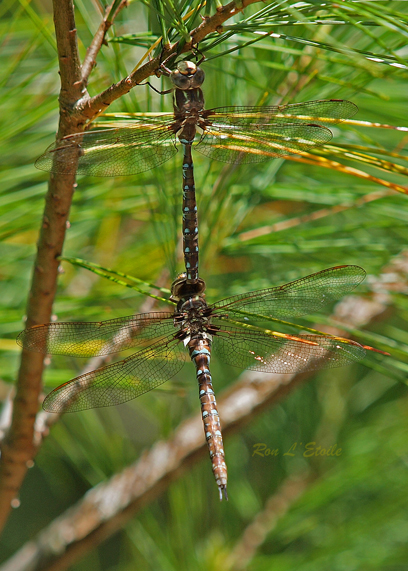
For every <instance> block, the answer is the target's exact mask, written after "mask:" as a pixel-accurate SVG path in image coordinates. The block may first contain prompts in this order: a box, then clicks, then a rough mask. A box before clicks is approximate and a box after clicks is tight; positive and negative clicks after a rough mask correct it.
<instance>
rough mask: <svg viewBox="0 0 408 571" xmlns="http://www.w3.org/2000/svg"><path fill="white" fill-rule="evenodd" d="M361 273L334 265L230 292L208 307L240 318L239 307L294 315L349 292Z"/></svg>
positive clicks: (264, 313) (356, 268) (270, 314)
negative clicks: (264, 286) (283, 281)
mask: <svg viewBox="0 0 408 571" xmlns="http://www.w3.org/2000/svg"><path fill="white" fill-rule="evenodd" d="M365 275H366V272H365V271H364V270H363V268H360V266H335V267H333V268H328V269H327V270H322V271H321V272H317V273H315V274H311V275H310V276H306V277H304V278H301V279H299V280H296V281H294V282H290V283H287V284H285V285H282V286H279V287H272V288H268V289H261V290H258V291H252V292H248V293H243V294H240V295H234V296H232V297H228V298H226V299H223V300H221V301H218V302H217V303H215V304H214V305H213V306H211V307H212V308H213V310H214V315H215V316H216V315H217V314H220V313H221V314H225V315H226V314H228V316H229V317H230V318H233V319H240V320H242V319H244V316H242V315H241V314H239V313H238V311H240V310H241V311H247V312H250V313H256V314H258V315H261V316H265V317H289V316H290V317H297V316H300V315H306V314H307V313H313V312H315V311H319V310H320V309H321V308H322V306H324V305H327V304H329V303H332V302H333V301H336V300H338V299H340V298H341V297H343V296H344V295H346V294H348V293H350V292H351V291H352V290H353V289H354V288H356V287H357V286H358V285H359V284H360V283H361V282H362V281H363V280H364V278H365ZM236 311H237V312H236ZM214 323H217V320H216V319H215V320H214Z"/></svg>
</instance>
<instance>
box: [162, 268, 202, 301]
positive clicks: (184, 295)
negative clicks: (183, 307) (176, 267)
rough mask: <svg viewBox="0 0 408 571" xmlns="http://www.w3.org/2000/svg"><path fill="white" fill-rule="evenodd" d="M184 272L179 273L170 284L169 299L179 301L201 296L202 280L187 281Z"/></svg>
mask: <svg viewBox="0 0 408 571" xmlns="http://www.w3.org/2000/svg"><path fill="white" fill-rule="evenodd" d="M186 277H187V276H186V274H185V273H183V274H180V275H179V276H177V278H176V279H175V280H174V282H173V283H172V285H171V296H170V299H171V301H177V302H178V301H181V300H185V299H188V298H191V297H196V296H201V295H202V294H203V293H204V290H205V282H204V280H201V279H199V280H198V281H197V282H196V283H193V284H190V283H187V279H186Z"/></svg>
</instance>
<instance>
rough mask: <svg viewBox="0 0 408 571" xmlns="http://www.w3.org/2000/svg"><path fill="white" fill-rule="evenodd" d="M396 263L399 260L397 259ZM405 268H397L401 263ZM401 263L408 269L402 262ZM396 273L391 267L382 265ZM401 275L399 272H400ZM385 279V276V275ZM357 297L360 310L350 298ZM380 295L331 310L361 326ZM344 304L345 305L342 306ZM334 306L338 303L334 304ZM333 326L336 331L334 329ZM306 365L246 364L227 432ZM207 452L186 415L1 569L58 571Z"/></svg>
mask: <svg viewBox="0 0 408 571" xmlns="http://www.w3.org/2000/svg"><path fill="white" fill-rule="evenodd" d="M398 264H399V265H398ZM395 267H396V268H400V269H399V270H398V271H399V273H400V274H401V272H402V273H403V274H404V279H401V280H400V282H398V283H397V284H392V285H391V291H397V290H398V291H399V289H398V288H399V287H401V288H403V289H404V291H405V288H406V261H405V265H404V264H403V263H400V262H399V259H398V258H397V259H396V263H395ZM401 268H402V270H401ZM404 268H405V270H404ZM386 273H389V274H391V275H392V276H395V268H394V267H388V268H386ZM401 275H402V274H401ZM382 283H384V285H385V284H386V285H387V286H388V281H387V280H384V282H382ZM356 299H358V311H355V302H356ZM382 300H383V297H381V296H380V299H379V300H378V301H377V302H376V303H373V301H372V300H370V299H365V298H356V296H349V297H348V298H345V300H344V301H342V302H340V304H338V308H339V309H338V313H337V312H336V313H335V315H334V317H335V318H340V320H341V318H344V315H345V314H347V315H348V323H349V325H354V326H357V325H358V326H359V327H361V326H363V325H365V326H366V325H368V324H369V323H370V322H371V321H378V319H379V318H380V317H381V316H384V315H385V306H384V304H383V303H382ZM347 307H349V309H350V308H351V309H350V310H349V311H347ZM336 310H337V308H336ZM331 333H334V334H340V335H342V336H344V333H342V332H336V331H335V330H334V329H332V331H331ZM309 376H311V373H309V374H308V375H306V374H304V373H303V374H296V373H295V374H293V375H270V374H265V373H258V372H254V371H246V372H245V373H243V374H242V375H241V377H240V378H239V379H238V381H236V382H235V383H234V384H233V385H232V386H230V387H229V388H228V389H227V390H226V391H224V393H223V394H222V396H221V398H220V399H219V407H218V408H219V411H220V417H221V420H222V426H223V433H224V435H225V436H228V435H229V434H231V433H233V432H234V431H237V430H240V429H241V428H242V427H243V425H245V424H246V423H248V422H249V421H250V420H252V418H255V417H257V416H259V414H260V413H261V412H262V411H263V410H265V409H267V408H269V407H271V406H272V405H273V404H275V403H277V402H279V401H280V400H282V399H283V398H284V397H285V396H286V395H288V394H289V393H290V392H291V391H293V390H294V389H295V388H296V387H297V386H298V385H299V384H300V383H302V382H304V381H305V380H306V379H307V378H308V377H309ZM206 454H207V445H206V442H205V439H204V437H203V429H202V421H201V417H200V416H199V415H195V416H194V417H191V418H190V419H188V420H186V421H185V422H183V423H182V424H181V425H180V426H179V427H178V429H177V430H176V431H175V433H174V436H173V438H171V439H169V440H167V441H162V442H158V443H157V444H155V445H154V446H153V447H152V448H151V449H150V450H149V451H147V452H145V453H144V454H143V455H142V457H141V458H140V460H139V461H138V462H136V463H134V464H133V465H131V466H129V467H128V468H126V469H125V470H123V471H122V472H121V473H119V474H117V475H115V476H114V477H113V478H111V479H110V480H109V481H108V482H106V483H102V484H98V485H97V486H95V488H93V489H91V490H90V491H89V492H87V494H86V495H85V496H84V498H83V499H82V500H81V501H80V502H78V503H77V504H76V505H75V506H73V507H72V508H70V509H69V510H67V512H65V513H64V514H62V515H61V516H60V517H59V518H57V519H56V520H55V521H54V522H52V523H51V524H50V525H49V526H48V527H47V528H45V529H44V530H43V531H42V532H41V533H40V534H39V535H38V536H37V538H36V539H35V540H33V541H30V542H28V543H27V544H26V545H25V546H23V547H22V548H21V549H20V550H19V551H18V552H17V553H16V554H15V555H14V556H13V557H12V558H11V559H9V560H8V561H7V562H5V563H4V564H3V566H2V567H0V571H28V570H30V571H37V570H38V571H39V570H40V569H41V570H47V571H62V570H63V569H66V568H67V567H68V566H69V565H72V564H73V563H74V562H75V561H76V560H78V559H79V558H80V557H81V556H83V555H84V554H85V553H87V552H88V551H89V550H90V549H93V548H95V547H96V546H97V545H99V544H100V543H101V542H102V541H104V540H105V539H106V538H108V537H110V536H111V535H112V534H113V533H115V532H116V531H117V530H118V529H119V528H121V527H122V526H123V525H124V524H125V523H126V522H127V521H129V519H131V518H132V517H133V516H134V515H135V514H136V513H138V512H139V511H140V510H141V509H142V508H143V507H144V506H145V505H147V504H148V503H149V502H151V501H152V500H153V499H155V498H156V497H157V496H159V495H160V494H161V493H162V492H163V491H164V490H166V489H167V488H168V486H169V485H170V483H171V482H172V481H173V480H176V479H177V478H179V477H180V476H181V475H182V474H183V473H184V472H185V471H186V470H187V469H188V468H189V466H190V465H192V464H193V463H195V462H197V461H198V459H199V458H201V456H203V455H206Z"/></svg>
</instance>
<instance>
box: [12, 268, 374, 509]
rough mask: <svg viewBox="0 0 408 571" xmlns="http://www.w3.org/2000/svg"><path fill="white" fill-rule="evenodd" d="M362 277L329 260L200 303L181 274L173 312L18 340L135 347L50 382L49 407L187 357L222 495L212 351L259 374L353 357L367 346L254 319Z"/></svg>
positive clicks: (34, 330) (104, 399) (83, 350)
mask: <svg viewBox="0 0 408 571" xmlns="http://www.w3.org/2000/svg"><path fill="white" fill-rule="evenodd" d="M364 277H365V271H364V270H363V268H361V267H359V266H355V265H343V266H335V267H332V268H328V269H326V270H323V271H320V272H317V273H314V274H312V275H309V276H307V277H304V278H301V279H298V280H296V281H292V282H290V283H287V284H285V285H282V286H278V287H272V288H267V289H261V290H257V291H252V292H249V293H241V294H238V295H234V296H232V297H227V298H226V299H223V300H221V301H218V302H216V303H213V304H207V301H206V299H205V293H204V291H205V282H204V281H203V280H202V279H201V278H200V279H199V281H198V282H197V283H195V284H191V283H189V282H188V281H187V277H186V274H185V273H184V274H181V275H180V276H179V277H178V278H177V279H176V280H175V281H174V282H173V284H172V288H171V296H170V298H169V300H167V301H170V302H171V303H173V304H175V308H174V309H173V310H172V311H160V312H152V313H142V314H136V315H133V316H129V317H120V318H118V319H110V320H108V321H99V322H53V323H47V324H44V325H35V326H33V327H30V328H28V329H26V330H24V331H22V332H21V333H20V334H19V336H18V338H17V342H18V344H19V345H20V346H22V347H24V348H25V349H27V350H30V351H36V352H40V353H44V354H59V355H70V356H75V357H93V356H98V355H107V354H112V353H116V352H118V351H120V350H124V349H131V348H134V347H135V348H138V351H136V352H135V353H133V354H132V355H130V356H129V357H127V358H125V359H123V360H121V361H118V362H115V363H113V364H109V365H105V366H103V367H101V368H98V369H96V370H94V371H90V372H87V373H85V374H82V375H80V376H78V377H76V378H75V379H72V380H70V381H68V382H66V383H64V384H62V385H61V386H59V387H57V388H55V389H54V390H53V391H51V392H50V393H49V394H48V395H47V396H46V398H45V400H44V402H43V408H44V409H45V410H46V411H49V412H76V411H80V410H85V409H90V408H95V407H105V406H111V405H118V404H121V403H124V402H127V401H129V400H131V399H134V398H136V397H139V396H140V395H142V394H144V393H146V392H148V391H150V390H152V389H154V388H155V387H157V386H159V385H161V384H162V383H164V382H166V381H167V380H169V379H171V378H173V377H174V376H175V375H176V374H177V373H178V372H179V371H180V370H181V368H182V367H183V365H184V363H185V361H186V360H188V355H189V357H190V359H191V360H192V361H193V363H194V365H195V369H196V378H197V381H198V388H199V398H200V402H201V414H202V420H203V424H204V434H205V438H206V441H207V445H208V450H209V454H210V458H211V463H212V470H213V473H214V477H215V481H216V484H217V486H218V490H219V496H220V500H222V499H223V497H224V498H225V499H228V496H227V466H226V462H225V454H224V445H223V439H222V433H221V425H220V420H219V414H218V410H217V403H216V399H215V395H214V389H213V384H212V378H211V373H210V358H211V353H212V349H213V350H214V354H215V355H218V357H219V358H220V359H221V360H223V361H224V362H225V363H227V364H229V365H232V366H235V367H239V368H241V369H245V368H246V369H250V370H254V371H260V372H265V373H293V372H303V371H312V370H316V369H321V368H330V367H340V366H343V365H346V364H348V363H351V362H353V361H359V360H360V359H362V358H363V356H364V354H365V349H367V348H368V349H369V347H367V346H363V345H360V344H359V343H357V342H355V341H351V340H348V339H344V338H341V337H336V336H333V335H325V334H315V333H299V334H296V335H292V334H288V333H280V332H277V331H272V330H269V329H265V328H263V327H260V326H259V325H255V323H259V322H260V321H261V322H262V321H265V320H268V319H269V320H271V319H272V320H273V319H276V318H282V317H299V316H302V315H305V314H307V313H311V312H317V311H319V310H321V309H322V308H323V307H324V306H325V305H328V304H330V303H332V302H334V301H336V300H338V299H340V298H341V297H342V296H344V295H345V294H348V293H350V292H351V291H352V290H353V289H354V288H356V287H357V286H358V285H359V284H360V283H361V282H362V281H363V279H364ZM312 331H313V330H312ZM112 341H114V342H112Z"/></svg>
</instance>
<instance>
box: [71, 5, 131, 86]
mask: <svg viewBox="0 0 408 571" xmlns="http://www.w3.org/2000/svg"><path fill="white" fill-rule="evenodd" d="M116 4H118V0H113V2H112V4H110V6H107V8H106V10H105V16H104V18H103V20H102V22H101V23H100V24H99V28H98V30H97V32H96V34H95V36H94V37H93V39H92V42H91V45H90V46H89V48H88V49H87V50H86V56H85V59H84V61H83V64H82V82H83V84H84V85H87V84H88V79H89V76H90V74H91V71H92V70H93V68H94V67H95V66H96V56H97V55H98V53H99V50H100V49H101V47H102V45H103V44H104V43H106V42H105V36H106V34H107V32H108V30H109V28H110V27H111V26H112V24H113V22H114V20H115V18H116V16H117V15H118V13H119V12H120V10H122V8H124V7H125V6H127V0H120V2H119V4H118V6H115V5H116Z"/></svg>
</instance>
